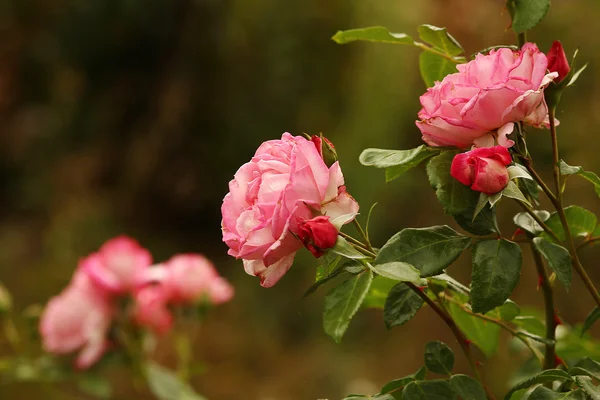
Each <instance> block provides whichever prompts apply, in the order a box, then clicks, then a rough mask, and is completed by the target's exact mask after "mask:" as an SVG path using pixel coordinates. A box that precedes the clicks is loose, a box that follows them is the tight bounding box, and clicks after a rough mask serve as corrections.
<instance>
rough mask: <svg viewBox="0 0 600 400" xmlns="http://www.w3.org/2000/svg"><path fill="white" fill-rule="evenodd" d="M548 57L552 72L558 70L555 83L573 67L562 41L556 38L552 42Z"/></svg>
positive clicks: (549, 67) (563, 77) (549, 68)
mask: <svg viewBox="0 0 600 400" xmlns="http://www.w3.org/2000/svg"><path fill="white" fill-rule="evenodd" d="M546 57H547V58H548V70H549V71H550V72H558V78H556V79H555V80H554V82H555V83H559V82H560V81H562V80H563V79H565V77H566V76H567V75H569V72H570V71H571V67H570V66H569V61H568V60H567V56H566V54H565V50H564V49H563V47H562V44H561V43H560V41H558V40H555V41H554V43H552V47H551V48H550V51H548V54H547V55H546Z"/></svg>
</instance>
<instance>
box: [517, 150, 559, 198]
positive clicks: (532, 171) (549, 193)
mask: <svg viewBox="0 0 600 400" xmlns="http://www.w3.org/2000/svg"><path fill="white" fill-rule="evenodd" d="M522 161H523V165H524V166H525V168H526V169H527V171H529V174H530V175H531V177H532V178H533V179H534V180H535V182H536V183H537V184H538V185H540V187H541V188H542V191H543V192H544V193H545V194H546V196H548V198H549V199H550V201H551V202H552V204H553V205H556V196H555V195H554V193H552V190H550V188H549V187H548V185H546V182H544V180H543V179H542V178H541V177H540V175H539V174H538V173H537V171H536V170H535V169H534V168H533V165H532V163H531V159H529V158H526V157H523V158H522Z"/></svg>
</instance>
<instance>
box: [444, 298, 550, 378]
mask: <svg viewBox="0 0 600 400" xmlns="http://www.w3.org/2000/svg"><path fill="white" fill-rule="evenodd" d="M442 295H443V298H444V300H446V301H448V302H451V303H454V304H456V305H457V306H458V307H460V308H461V310H463V311H464V312H466V313H467V314H469V315H472V316H474V317H477V318H479V319H482V320H484V321H488V322H491V323H493V324H496V325H498V326H499V327H501V328H502V329H504V330H506V331H507V332H509V333H510V334H511V335H512V336H513V337H515V338H517V339H518V340H520V341H521V342H522V343H523V344H524V345H525V346H527V348H528V349H529V350H530V351H531V353H532V354H533V355H534V356H535V357H536V358H537V359H538V361H539V362H540V365H542V364H543V362H542V360H543V359H544V356H543V355H542V354H541V353H540V351H539V350H538V349H536V348H535V347H534V346H533V345H532V344H531V342H530V341H529V339H527V338H526V337H523V336H522V335H521V334H519V332H518V331H517V330H516V329H514V328H512V327H511V326H510V325H508V324H507V323H506V322H504V321H500V320H497V319H495V318H492V317H490V316H488V315H485V314H478V313H474V312H473V311H472V310H471V309H470V308H469V307H467V306H466V305H465V304H463V303H461V302H460V301H458V300H456V299H454V298H453V297H452V296H447V295H445V294H444V293H442ZM553 360H554V359H553ZM552 368H554V367H552Z"/></svg>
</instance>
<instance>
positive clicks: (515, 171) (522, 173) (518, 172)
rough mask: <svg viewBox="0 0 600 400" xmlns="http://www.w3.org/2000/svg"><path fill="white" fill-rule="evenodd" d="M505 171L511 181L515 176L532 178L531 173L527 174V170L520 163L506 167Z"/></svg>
mask: <svg viewBox="0 0 600 400" xmlns="http://www.w3.org/2000/svg"><path fill="white" fill-rule="evenodd" d="M506 171H507V172H508V178H509V180H511V181H512V180H513V179H517V178H521V179H529V180H533V178H532V177H531V175H529V171H527V169H526V168H525V167H524V166H522V165H521V164H515V165H511V166H510V167H508V168H506Z"/></svg>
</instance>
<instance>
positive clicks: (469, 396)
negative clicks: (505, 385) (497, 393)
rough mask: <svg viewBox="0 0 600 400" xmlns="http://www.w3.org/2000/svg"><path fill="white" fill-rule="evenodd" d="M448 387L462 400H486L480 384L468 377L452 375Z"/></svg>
mask: <svg viewBox="0 0 600 400" xmlns="http://www.w3.org/2000/svg"><path fill="white" fill-rule="evenodd" d="M450 386H452V388H453V389H454V391H455V392H456V393H458V395H459V396H460V398H461V399H462V400H487V395H486V393H485V389H484V388H483V386H481V383H479V382H478V381H477V380H475V379H473V378H471V377H470V376H468V375H453V376H452V377H450Z"/></svg>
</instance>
